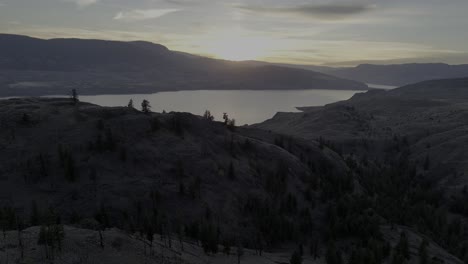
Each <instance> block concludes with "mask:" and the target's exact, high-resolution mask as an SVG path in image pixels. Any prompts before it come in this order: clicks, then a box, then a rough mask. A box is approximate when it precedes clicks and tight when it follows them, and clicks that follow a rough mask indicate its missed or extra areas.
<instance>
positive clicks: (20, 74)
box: [0, 34, 368, 96]
mask: <svg viewBox="0 0 468 264" xmlns="http://www.w3.org/2000/svg"><path fill="white" fill-rule="evenodd" d="M31 85H32V86H34V87H36V88H35V89H31ZM37 87H40V89H39V88H37ZM71 89H79V90H80V93H82V94H128V93H154V92H158V91H174V90H201V89H206V90H212V89H218V90H227V89H229V90H268V89H271V90H290V89H291V90H292V89H335V90H337V89H339V90H367V89H368V87H367V85H365V84H363V83H360V82H356V81H351V80H345V79H342V78H337V77H333V76H330V75H326V74H323V73H318V72H314V71H308V70H304V69H293V68H288V67H282V66H276V65H249V64H248V63H243V62H232V61H225V60H217V59H211V58H205V57H200V56H194V55H193V56H192V55H191V54H186V53H182V52H175V51H171V50H169V49H168V48H167V47H165V46H162V45H159V44H154V43H150V42H144V41H133V42H121V41H107V40H84V39H51V40H43V39H36V38H31V37H26V36H17V35H7V34H0V96H18V95H28V96H31V95H34V96H37V95H50V94H68V92H69V91H70V90H71Z"/></svg>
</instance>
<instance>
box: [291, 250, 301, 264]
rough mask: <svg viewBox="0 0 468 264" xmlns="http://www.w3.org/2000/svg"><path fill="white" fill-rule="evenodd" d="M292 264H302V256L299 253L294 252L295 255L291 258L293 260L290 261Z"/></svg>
mask: <svg viewBox="0 0 468 264" xmlns="http://www.w3.org/2000/svg"><path fill="white" fill-rule="evenodd" d="M289 263H290V264H301V263H302V256H301V254H300V253H299V251H297V250H296V251H294V253H293V254H292V256H291V259H290V260H289Z"/></svg>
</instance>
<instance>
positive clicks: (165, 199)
mask: <svg viewBox="0 0 468 264" xmlns="http://www.w3.org/2000/svg"><path fill="white" fill-rule="evenodd" d="M0 128H1V129H0V158H1V159H2V163H1V164H0V175H1V178H0V183H1V184H0V194H1V196H0V225H1V228H2V229H4V230H17V231H16V232H10V233H9V235H8V237H9V239H15V237H14V234H17V236H18V234H20V236H21V235H22V234H24V236H25V237H26V235H27V234H30V235H28V236H29V242H28V243H29V244H28V245H30V246H27V247H33V248H35V245H36V244H35V243H37V242H35V239H34V237H39V234H38V233H37V232H38V231H37V230H38V228H34V227H33V229H27V227H29V226H37V225H42V229H44V228H49V229H50V228H55V226H56V225H61V224H69V225H73V226H74V228H72V230H71V229H70V228H65V232H66V233H68V235H66V236H65V240H64V241H65V242H64V243H65V245H66V243H74V244H73V245H76V247H75V249H74V250H66V252H67V253H64V255H63V256H64V257H66V258H67V259H73V258H75V257H76V254H75V253H73V252H81V251H79V250H88V252H89V254H86V255H87V256H91V255H92V257H93V258H100V257H102V258H103V259H108V260H109V259H112V258H113V257H115V254H117V253H116V252H115V249H111V251H112V252H113V253H112V252H110V251H107V248H109V246H108V243H111V241H109V240H106V242H105V243H106V245H104V246H105V247H104V248H105V250H99V249H97V248H94V249H92V250H91V249H89V248H87V246H85V245H86V243H87V242H85V245H84V244H83V242H80V241H82V240H83V238H85V239H86V241H88V242H90V243H91V244H92V243H94V244H96V243H99V242H98V241H99V239H100V238H99V234H100V233H101V234H104V239H105V237H107V236H112V237H116V236H122V234H126V235H128V236H130V237H129V239H128V240H127V239H125V240H124V242H122V243H124V244H128V246H129V247H127V248H125V250H124V252H125V253H121V254H122V260H124V259H125V258H127V257H128V258H135V259H140V260H141V257H142V256H141V251H138V250H133V245H135V243H136V242H135V241H134V239H135V238H138V239H139V240H140V242H141V243H142V244H141V245H142V246H143V245H145V244H146V245H148V244H150V243H151V241H150V240H149V238H148V237H149V234H151V235H152V234H159V235H160V236H161V238H160V239H161V242H162V241H166V242H164V243H166V245H165V247H170V245H171V243H169V242H168V240H171V237H172V239H176V237H177V239H179V238H182V239H183V240H185V241H188V242H190V243H192V244H193V243H195V244H198V245H200V246H201V248H200V247H197V248H196V249H195V250H196V252H198V253H197V254H199V256H200V257H203V258H205V256H204V255H205V254H208V255H211V256H213V258H210V257H208V261H214V262H215V263H216V261H218V260H223V259H224V260H225V259H226V257H223V256H222V254H221V253H220V251H221V250H222V249H224V248H234V246H235V245H240V246H243V247H246V248H250V249H252V250H256V252H257V254H261V253H260V252H262V251H266V252H269V253H265V254H266V255H264V256H268V257H271V258H273V259H277V260H278V261H285V260H286V261H287V260H288V259H289V258H290V256H291V255H292V254H293V253H294V252H302V254H303V257H304V259H306V260H307V262H308V263H323V262H324V260H325V258H326V256H328V257H330V256H337V257H340V258H343V259H346V260H350V259H356V260H355V261H358V262H357V263H362V262H360V261H359V260H360V259H366V258H368V257H370V256H374V257H375V258H377V259H378V263H386V262H388V261H390V260H391V259H393V258H396V259H398V258H401V257H402V255H401V254H402V253H401V252H400V248H401V247H402V246H400V245H401V244H402V243H403V242H401V241H402V238H405V237H407V238H408V239H409V241H410V243H407V245H408V252H410V253H408V254H409V255H408V254H405V255H404V256H403V257H404V258H407V259H408V261H409V262H410V263H416V262H418V259H419V258H420V257H419V255H418V252H419V251H418V250H417V249H416V248H417V247H418V246H419V245H420V244H423V242H422V241H423V238H426V239H427V241H428V243H429V244H428V245H427V246H429V248H430V249H431V251H430V254H429V255H428V256H427V257H429V258H439V259H443V260H445V261H446V263H460V261H459V259H457V258H456V257H454V256H453V255H451V254H458V252H454V251H451V250H447V248H450V247H447V245H453V243H457V245H458V244H459V245H463V244H462V243H459V240H458V237H455V235H454V232H453V231H451V230H452V229H445V227H444V229H443V231H440V230H438V231H440V234H441V236H442V237H443V240H442V239H441V238H440V237H430V236H429V237H426V236H425V235H426V234H425V233H424V232H421V230H419V227H413V226H411V225H409V224H410V223H408V225H409V226H411V228H407V227H401V228H394V224H395V223H398V221H397V220H396V218H397V217H405V218H406V217H410V216H411V215H414V214H413V212H414V210H412V209H413V208H408V209H405V207H402V203H401V201H399V200H396V199H395V201H396V205H397V209H395V207H394V204H384V203H382V202H381V201H380V200H379V199H377V198H376V197H378V196H375V195H372V193H370V191H371V189H370V187H369V184H370V179H375V178H372V177H370V176H369V175H367V173H368V172H370V171H371V170H370V169H375V171H374V173H376V174H378V175H380V174H384V173H387V172H386V171H385V170H384V169H383V168H385V166H382V167H378V166H375V167H374V166H373V165H372V164H373V163H371V165H369V167H366V166H360V165H359V166H356V164H354V163H352V162H350V160H349V159H348V158H347V157H348V156H347V155H342V154H340V151H339V150H338V149H337V148H336V146H333V144H331V143H330V142H327V141H324V140H323V139H318V141H315V140H304V139H299V138H295V137H291V136H286V135H281V134H277V133H273V132H269V131H265V130H263V129H256V128H251V127H237V128H235V127H229V126H226V125H225V124H223V123H218V122H213V121H210V120H207V119H205V118H202V117H198V116H194V115H191V114H185V113H148V114H144V113H142V112H139V111H137V110H135V109H132V108H123V107H117V108H104V107H99V106H96V105H91V104H86V103H78V104H76V105H75V104H73V103H72V102H71V100H70V99H58V98H57V99H36V98H24V99H10V100H1V101H0ZM344 157H345V158H346V160H345V159H344ZM401 167H404V166H403V165H402V166H401ZM379 168H380V169H379ZM402 173H403V174H402V175H405V176H406V175H410V174H409V171H407V170H402ZM371 176H374V175H373V174H372V175H371ZM368 177H369V178H368ZM402 179H403V180H404V178H402ZM403 180H401V179H399V178H398V180H395V183H392V184H391V185H388V184H387V183H386V182H385V181H382V182H376V183H375V184H376V186H375V188H376V190H375V191H377V192H381V191H380V190H379V188H380V187H379V184H383V186H384V190H388V191H391V190H393V188H394V187H393V184H405V186H412V184H406V183H405V182H403ZM416 186H417V187H418V188H419V187H421V188H422V189H421V190H420V192H418V195H417V196H415V197H420V195H424V196H425V195H428V196H430V197H433V196H434V194H432V193H431V191H432V190H431V189H430V188H429V189H428V188H427V187H425V186H426V185H423V184H417V185H416ZM404 191H405V190H404V189H400V190H399V192H398V194H399V193H400V192H404ZM388 195H391V194H388ZM389 197H391V198H393V197H392V196H389ZM437 197H438V196H437ZM409 199H414V198H413V197H410V198H409ZM392 201H393V199H392ZM411 204H412V203H411ZM382 206H384V208H388V210H397V211H396V212H395V211H388V210H382V209H381V207H382ZM418 208H419V207H418ZM407 210H408V211H407ZM407 212H411V213H412V214H409V215H407V214H406V213H407ZM440 217H441V216H440ZM428 219H435V218H434V217H432V216H431V217H428ZM76 227H80V228H83V229H85V230H77V229H76ZM115 227H117V228H119V229H120V230H121V231H110V229H109V228H115ZM420 227H421V228H422V227H424V226H420ZM18 230H19V231H20V232H19V233H18ZM52 230H55V229H52ZM104 230H106V231H104ZM12 236H13V237H12ZM17 236H16V239H15V241H23V242H24V243H23V242H21V243H22V244H20V245H23V246H20V245H17V244H16V246H15V244H14V243H11V242H9V243H7V244H6V245H5V246H3V248H4V250H3V251H2V250H0V258H1V257H2V254H3V252H6V253H8V252H11V251H13V250H12V249H13V248H16V249H17V250H15V252H16V253H14V254H18V252H21V250H20V249H21V248H23V253H24V250H27V252H26V255H27V256H28V257H32V259H35V258H36V259H38V258H41V255H38V254H40V252H32V251H30V250H32V249H24V247H25V243H26V240H25V239H18V237H17ZM151 237H152V238H153V236H151ZM432 239H434V241H433V240H432ZM38 240H39V239H38ZM38 240H37V241H38ZM31 241H32V242H31ZM67 241H68V242H67ZM125 241H126V242H125ZM143 241H146V242H143ZM18 243H19V242H18ZM31 243H32V244H31ZM154 245H157V244H156V242H155V244H154ZM111 246H112V245H111ZM95 247H96V246H95ZM443 248H445V249H443ZM56 249H57V248H55V250H56ZM202 249H203V251H204V252H205V253H203V254H201V253H200V251H201V250H202ZM432 249H433V251H432ZM18 250H19V251H18ZM139 252H140V253H139ZM249 252H251V251H249ZM448 252H450V253H448ZM14 254H12V253H8V254H6V256H12V255H14ZM100 254H102V255H100ZM184 254H185V253H184ZM202 255H203V256H202ZM3 256H5V255H3ZM17 256H18V255H17ZM179 256H180V255H179ZM42 257H43V255H42ZM234 259H235V258H234ZM267 259H268V258H264V257H258V256H251V257H250V260H251V261H253V262H255V263H258V261H266V260H267ZM185 260H186V261H188V262H189V263H199V262H198V261H192V262H191V261H189V260H190V259H185ZM142 261H145V258H143V260H142ZM176 262H177V261H176ZM85 263H86V262H85ZM265 263H268V261H266V262H265Z"/></svg>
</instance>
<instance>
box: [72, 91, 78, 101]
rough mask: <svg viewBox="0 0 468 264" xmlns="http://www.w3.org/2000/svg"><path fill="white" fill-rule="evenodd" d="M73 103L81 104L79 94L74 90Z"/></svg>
mask: <svg viewBox="0 0 468 264" xmlns="http://www.w3.org/2000/svg"><path fill="white" fill-rule="evenodd" d="M72 101H73V103H74V104H77V103H78V102H79V99H78V92H77V91H76V89H72Z"/></svg>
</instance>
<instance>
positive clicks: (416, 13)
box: [0, 0, 468, 66]
mask: <svg viewBox="0 0 468 264" xmlns="http://www.w3.org/2000/svg"><path fill="white" fill-rule="evenodd" d="M467 11H468V1H467V0H308V1H305V0H282V1H280V0H237V1H227V0H0V32H1V33H10V34H21V35H29V36H34V37H39V38H46V39H49V38H70V37H73V38H94V39H110V40H124V41H130V40H146V41H151V42H155V43H160V44H163V45H165V46H167V47H168V48H169V49H171V50H177V51H184V52H188V53H193V54H199V55H203V56H209V57H214V58H221V59H228V60H262V61H268V62H280V63H294V64H311V65H312V64H313V65H327V66H352V65H357V64H360V63H378V64H390V63H408V62H445V63H450V64H462V63H468V45H466V43H468V30H467V29H468V16H467V15H466V12H467Z"/></svg>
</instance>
